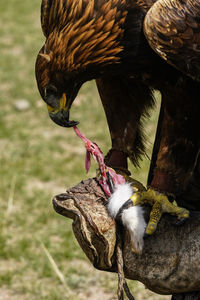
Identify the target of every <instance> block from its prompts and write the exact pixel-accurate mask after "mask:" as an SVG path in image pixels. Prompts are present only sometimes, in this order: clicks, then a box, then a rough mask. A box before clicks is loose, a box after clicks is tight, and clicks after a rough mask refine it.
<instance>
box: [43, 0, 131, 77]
mask: <svg viewBox="0 0 200 300" xmlns="http://www.w3.org/2000/svg"><path fill="white" fill-rule="evenodd" d="M43 2H44V3H43V6H42V18H41V19H42V28H43V32H44V34H45V36H46V38H47V40H46V43H45V52H46V53H47V55H48V57H47V56H46V58H47V60H48V61H49V60H50V61H51V67H52V68H53V69H56V70H60V71H65V70H66V69H67V70H68V72H73V71H77V70H79V69H83V68H86V67H87V66H89V65H91V64H95V65H98V64H100V65H106V64H111V63H116V62H118V61H119V56H118V54H119V53H120V52H121V51H122V49H123V48H122V45H120V39H121V37H122V35H123V31H124V29H123V28H122V26H123V24H124V21H125V18H126V15H127V10H126V9H125V7H124V8H123V6H124V4H125V3H126V1H125V0H124V1H119V0H118V1H116V0H111V1H106V2H105V1H104V2H102V1H94V0H91V1H82V0H73V1H52V5H51V6H50V5H48V2H49V1H43ZM119 3H120V10H119V9H118V6H119ZM43 57H44V56H43Z"/></svg>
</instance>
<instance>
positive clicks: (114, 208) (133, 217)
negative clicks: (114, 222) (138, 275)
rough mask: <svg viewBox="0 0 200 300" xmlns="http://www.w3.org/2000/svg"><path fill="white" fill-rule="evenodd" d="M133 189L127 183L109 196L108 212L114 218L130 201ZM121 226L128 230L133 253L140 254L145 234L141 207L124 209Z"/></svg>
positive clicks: (119, 186)
mask: <svg viewBox="0 0 200 300" xmlns="http://www.w3.org/2000/svg"><path fill="white" fill-rule="evenodd" d="M132 194H133V189H132V188H131V186H130V184H129V183H124V184H121V185H118V186H117V188H116V190H115V191H114V193H113V194H112V195H111V197H110V199H109V203H108V211H109V213H110V215H111V216H112V217H113V218H115V217H116V216H117V213H118V212H119V210H120V208H121V207H122V205H123V204H124V203H125V202H126V201H127V200H128V199H130V197H131V196H132ZM121 220H122V223H123V225H124V226H125V227H126V228H127V229H128V230H129V233H130V236H131V243H132V247H133V251H134V252H136V253H141V252H142V249H143V245H144V240H143V236H144V233H145V228H146V225H147V224H146V222H145V220H144V214H143V209H142V207H141V206H132V207H129V208H127V209H124V210H123V212H122V215H121Z"/></svg>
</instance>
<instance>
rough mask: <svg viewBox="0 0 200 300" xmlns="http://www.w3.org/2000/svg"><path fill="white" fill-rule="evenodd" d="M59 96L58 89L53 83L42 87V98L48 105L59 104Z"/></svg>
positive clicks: (54, 105)
mask: <svg viewBox="0 0 200 300" xmlns="http://www.w3.org/2000/svg"><path fill="white" fill-rule="evenodd" d="M59 98H60V97H59V95H58V89H57V88H56V87H55V86H54V85H52V84H50V85H48V86H46V88H45V89H44V100H45V102H46V103H47V104H48V105H50V106H51V107H57V106H58V105H59V104H58V100H59Z"/></svg>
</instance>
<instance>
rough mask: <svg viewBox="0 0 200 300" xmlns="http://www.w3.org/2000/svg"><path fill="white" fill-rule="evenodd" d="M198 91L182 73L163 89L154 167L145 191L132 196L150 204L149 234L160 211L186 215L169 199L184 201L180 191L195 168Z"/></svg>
mask: <svg viewBox="0 0 200 300" xmlns="http://www.w3.org/2000/svg"><path fill="white" fill-rule="evenodd" d="M199 92H200V87H199V84H197V83H195V82H194V81H192V80H190V79H189V78H187V77H185V76H183V77H182V78H180V80H179V82H177V84H176V85H175V86H172V85H168V87H167V88H163V90H162V96H163V105H164V115H163V120H162V131H161V139H160V147H159V151H158V155H157V160H156V168H155V170H154V175H153V179H152V181H151V183H150V187H149V189H148V191H147V192H146V193H143V194H141V193H138V194H136V195H134V199H133V200H134V203H135V204H143V203H147V202H148V203H150V204H151V205H152V206H153V209H152V212H151V216H150V221H149V224H148V226H147V228H146V232H147V233H148V234H152V233H153V232H154V231H155V229H156V226H157V223H158V221H159V219H160V217H161V215H162V213H163V212H168V213H171V214H175V215H177V217H178V219H179V220H182V219H184V218H187V217H188V216H189V212H188V211H187V210H186V209H184V208H179V207H176V206H174V205H173V204H171V203H170V202H169V201H168V199H170V198H172V199H175V197H179V198H178V199H179V201H178V202H179V204H180V205H181V206H183V205H184V202H182V201H181V198H180V195H182V196H183V195H184V193H185V192H186V191H187V188H188V186H189V182H190V180H191V175H192V174H193V172H194V169H195V165H196V161H197V158H198V154H199V146H200V133H199V130H198V129H197V128H199V124H200V121H199V111H200V102H199V101H197V100H196V95H198V94H199ZM191 196H192V195H191ZM187 197H188V194H187Z"/></svg>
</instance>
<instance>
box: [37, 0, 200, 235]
mask: <svg viewBox="0 0 200 300" xmlns="http://www.w3.org/2000/svg"><path fill="white" fill-rule="evenodd" d="M41 23H42V29H43V33H44V35H45V37H46V41H45V44H44V46H43V47H42V49H41V50H40V52H39V54H38V56H37V60H36V79H37V84H38V89H39V91H40V94H41V96H42V98H43V100H44V101H45V102H46V104H47V108H48V111H49V115H50V117H51V119H52V120H53V121H54V122H55V123H57V124H58V125H61V126H64V127H71V126H74V125H76V124H77V122H76V121H71V120H70V119H69V112H70V108H71V105H72V103H73V101H74V100H75V98H76V96H77V93H78V91H79V89H80V87H81V86H82V84H84V83H85V82H86V81H88V80H92V79H95V80H96V83H97V87H98V91H99V94H100V97H101V101H102V104H103V107H104V110H105V114H106V117H107V122H108V126H109V130H110V136H111V141H112V148H111V150H110V151H109V153H108V155H107V164H108V165H109V166H111V167H112V168H114V169H116V170H118V171H119V170H120V171H122V172H124V173H127V158H130V160H131V161H132V163H133V164H134V165H136V166H137V165H138V164H139V161H140V159H141V157H142V156H143V155H144V154H145V143H144V134H143V120H144V118H145V117H147V116H148V111H149V109H150V108H152V107H153V104H154V98H153V91H154V90H159V91H160V93H161V95H162V106H161V113H160V120H159V124H158V125H159V126H158V130H157V136H156V141H155V146H154V152H153V159H152V165H151V170H150V176H149V183H148V189H147V191H144V192H141V193H134V195H133V197H132V198H131V199H132V201H133V203H134V204H135V205H136V204H137V205H140V204H143V203H147V202H148V203H150V204H151V205H152V211H151V214H150V221H149V223H148V225H147V227H146V229H145V231H146V234H152V233H153V232H154V231H155V229H156V226H157V223H158V221H159V219H160V218H161V215H162V213H163V212H169V213H172V214H175V215H176V216H177V217H178V219H179V220H183V219H185V218H188V216H189V211H188V210H187V209H186V208H181V207H176V206H174V205H172V204H171V203H170V202H172V200H174V199H176V200H177V202H178V204H179V205H180V206H184V207H188V208H189V209H197V208H199V207H200V201H198V199H197V201H194V203H193V202H190V201H189V198H190V191H191V189H192V188H191V186H196V188H197V191H199V188H200V182H199V181H200V180H199V172H200V160H199V159H198V156H199V149H200V130H199V125H200V117H199V113H200V101H199V100H198V96H199V95H200V84H199V82H198V80H199V79H200V75H199V74H200V73H199V71H200V60H199V59H200V4H199V2H198V1H197V0H158V1H156V0H138V1H137V0H109V1H107V0H43V1H42V6H41ZM87 122H88V121H87ZM195 174H197V175H195ZM130 196H131V194H130V190H128V192H127V194H126V197H128V198H130ZM126 197H125V198H126ZM197 198H198V197H197ZM126 200H127V199H126ZM182 200H183V201H182ZM183 204H184V205H183ZM111 212H112V208H111ZM129 218H131V216H129Z"/></svg>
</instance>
